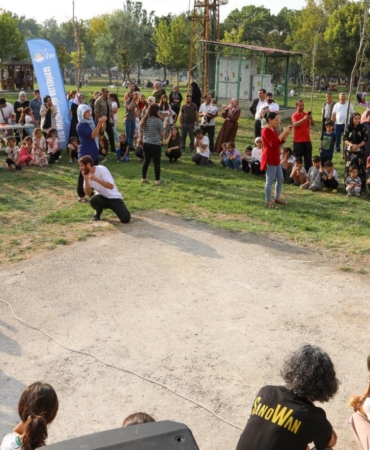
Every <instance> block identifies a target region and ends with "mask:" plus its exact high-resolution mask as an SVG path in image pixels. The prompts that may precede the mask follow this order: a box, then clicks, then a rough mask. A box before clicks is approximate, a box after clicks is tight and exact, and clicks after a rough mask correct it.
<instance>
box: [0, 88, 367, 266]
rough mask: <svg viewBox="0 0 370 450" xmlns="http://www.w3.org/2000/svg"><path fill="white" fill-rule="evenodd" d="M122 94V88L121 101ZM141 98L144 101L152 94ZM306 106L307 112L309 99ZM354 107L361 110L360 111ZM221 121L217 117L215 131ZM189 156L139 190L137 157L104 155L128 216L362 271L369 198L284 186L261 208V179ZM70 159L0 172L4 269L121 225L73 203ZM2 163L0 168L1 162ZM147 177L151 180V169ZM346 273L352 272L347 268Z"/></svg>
mask: <svg viewBox="0 0 370 450" xmlns="http://www.w3.org/2000/svg"><path fill="white" fill-rule="evenodd" d="M102 84H103V83H100V86H101V85H102ZM100 86H99V85H92V86H89V87H88V89H86V88H85V89H83V92H84V93H85V94H86V95H87V98H89V97H88V96H89V94H90V93H92V92H93V91H94V90H96V89H97V88H99V87H100ZM123 92H124V91H123V89H122V88H120V91H119V96H120V98H122V94H123ZM183 92H185V88H184V89H183ZM144 93H145V94H147V95H148V94H149V91H144ZM14 97H15V96H14V95H13V96H9V95H8V96H6V99H7V101H10V102H13V101H14V100H15V98H14ZM324 97H325V94H323V93H322V94H319V93H315V96H314V106H313V108H312V110H313V116H314V118H315V117H316V119H317V125H316V126H315V130H314V131H313V132H312V139H313V143H314V149H318V143H319V137H320V106H321V103H322V102H323V101H324ZM335 97H337V96H336V95H335ZM335 100H336V98H335ZM277 101H278V99H277ZM306 103H307V108H306V110H307V109H309V103H310V102H309V99H308V98H306ZM357 109H358V110H359V111H360V112H362V111H363V108H361V107H360V108H357ZM123 116H124V114H123V111H122V108H121V110H120V114H119V127H118V131H122V130H123ZM221 123H222V121H221V120H220V119H218V127H219V126H220V125H221ZM216 134H217V133H216ZM236 143H237V148H239V149H241V150H242V149H244V147H245V146H246V145H247V144H251V143H253V120H251V119H241V120H240V127H239V132H238V136H237V140H236ZM288 143H289V142H288ZM314 154H315V151H314ZM190 158H191V154H190V151H187V152H186V153H185V155H183V157H182V158H181V159H180V161H179V163H178V164H175V165H173V164H169V163H168V161H167V158H166V157H165V156H163V158H162V174H161V178H162V180H163V181H164V185H163V186H159V187H157V186H155V185H154V182H152V183H150V184H148V185H141V183H140V178H141V164H140V163H139V162H138V160H137V158H136V157H135V156H134V155H131V160H130V162H129V163H122V164H117V162H116V157H115V155H113V153H112V154H109V161H108V163H107V164H106V165H107V167H108V168H109V170H110V171H111V172H112V174H113V177H114V179H115V181H116V184H117V186H118V188H119V189H120V190H121V192H122V193H123V195H124V199H125V202H126V204H127V206H128V208H129V210H130V211H131V213H134V214H135V213H140V212H144V211H154V210H162V211H168V212H170V213H176V214H179V215H180V216H181V217H183V218H187V219H194V220H198V221H201V222H204V223H208V224H210V225H212V226H214V227H220V228H224V229H228V230H233V231H235V232H240V231H246V232H251V233H256V234H265V235H273V236H279V237H280V238H283V239H287V240H290V241H294V242H296V243H298V244H301V245H309V246H314V247H316V248H321V249H323V248H324V249H327V250H330V251H332V252H333V255H335V254H338V255H339V254H342V253H346V254H348V255H350V257H351V258H352V259H353V260H354V262H355V264H354V266H355V267H357V268H356V270H357V271H358V272H359V273H366V271H365V270H364V269H359V268H358V262H360V261H361V266H363V265H364V263H365V260H366V259H367V258H368V255H369V253H370V233H369V230H370V213H369V201H368V199H367V198H363V199H357V198H347V197H346V196H345V195H344V192H345V191H344V187H343V186H342V187H341V189H340V191H339V192H338V194H330V193H323V192H319V193H313V192H307V191H301V190H300V189H297V188H296V187H291V186H289V185H285V186H284V189H283V193H284V195H285V197H286V198H287V200H288V202H289V205H288V206H287V207H284V208H283V207H282V208H281V209H279V210H268V209H265V208H264V200H263V198H264V196H263V194H264V178H263V177H254V176H252V175H249V174H244V173H241V172H235V171H230V170H225V169H223V168H221V167H219V165H218V161H217V159H216V157H214V158H213V159H214V161H215V162H216V165H215V166H214V167H206V168H200V167H197V166H195V165H194V164H193V163H192V162H191V159H190ZM67 161H68V159H67V157H66V155H65V153H64V154H63V158H62V162H61V163H60V164H55V165H54V166H51V167H46V168H38V167H27V168H23V169H22V171H20V172H19V171H15V170H12V171H11V172H8V171H7V170H5V167H4V170H2V171H0V177H1V181H2V190H1V194H0V221H1V228H0V244H1V245H0V263H1V264H3V263H6V262H16V261H20V260H22V259H26V258H28V257H29V256H31V255H32V254H33V253H35V252H37V251H40V250H45V249H49V250H52V249H54V248H56V247H57V246H58V245H67V244H70V243H72V242H75V241H78V240H80V241H81V240H85V239H87V238H88V237H89V236H99V235H100V234H103V233H107V232H108V230H109V229H115V227H116V226H118V221H117V219H116V217H115V216H114V214H113V213H111V212H106V213H104V216H103V217H104V218H106V219H108V220H107V221H102V222H100V223H95V222H93V221H91V217H92V214H93V210H92V209H91V207H90V206H89V205H83V204H81V203H78V202H77V201H76V199H77V194H76V181H77V176H78V167H77V164H73V165H72V164H68V162H67ZM0 162H1V164H4V165H5V158H4V157H3V156H1V161H0ZM335 164H336V169H337V170H338V172H339V174H342V173H343V162H342V161H341V159H340V157H339V156H338V155H336V156H335ZM148 179H149V180H154V174H153V167H152V166H150V168H149V173H148ZM345 268H346V267H344V268H343V270H344V269H345ZM348 270H351V269H350V267H349V266H348Z"/></svg>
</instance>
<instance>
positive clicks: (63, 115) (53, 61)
mask: <svg viewBox="0 0 370 450" xmlns="http://www.w3.org/2000/svg"><path fill="white" fill-rule="evenodd" d="M27 45H28V50H29V52H30V55H31V59H32V64H33V67H34V70H35V75H36V77H37V84H38V86H39V89H40V93H41V98H43V97H44V96H45V95H50V97H51V101H52V102H53V107H54V108H55V110H56V112H57V115H56V117H55V121H56V124H57V132H58V138H59V141H60V147H61V148H66V147H67V144H68V137H69V129H70V127H71V118H70V115H69V111H68V103H67V97H66V93H65V89H64V81H63V77H62V73H61V71H60V67H59V61H58V56H57V52H56V50H55V47H54V46H53V44H52V43H51V42H49V41H47V40H46V39H28V40H27Z"/></svg>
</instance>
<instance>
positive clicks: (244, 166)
mask: <svg viewBox="0 0 370 450" xmlns="http://www.w3.org/2000/svg"><path fill="white" fill-rule="evenodd" d="M251 171H252V169H251V168H250V167H249V162H248V161H246V160H245V159H242V172H245V173H250V172H251Z"/></svg>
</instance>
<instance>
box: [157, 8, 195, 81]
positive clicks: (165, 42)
mask: <svg viewBox="0 0 370 450" xmlns="http://www.w3.org/2000/svg"><path fill="white" fill-rule="evenodd" d="M152 40H153V42H154V44H155V51H156V61H157V62H158V63H159V64H162V65H163V66H164V67H165V68H166V67H170V68H172V69H174V70H176V72H177V73H179V72H180V71H181V70H184V69H187V68H188V66H189V55H190V41H191V23H190V22H189V20H188V19H187V17H186V15H185V14H180V15H179V16H174V17H166V18H162V19H160V20H159V21H157V23H156V26H155V29H154V33H153V37H152ZM165 78H166V75H165Z"/></svg>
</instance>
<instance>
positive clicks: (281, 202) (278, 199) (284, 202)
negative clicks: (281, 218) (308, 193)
mask: <svg viewBox="0 0 370 450" xmlns="http://www.w3.org/2000/svg"><path fill="white" fill-rule="evenodd" d="M274 203H278V204H279V205H287V204H288V203H287V202H286V201H285V200H283V199H282V198H274Z"/></svg>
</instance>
